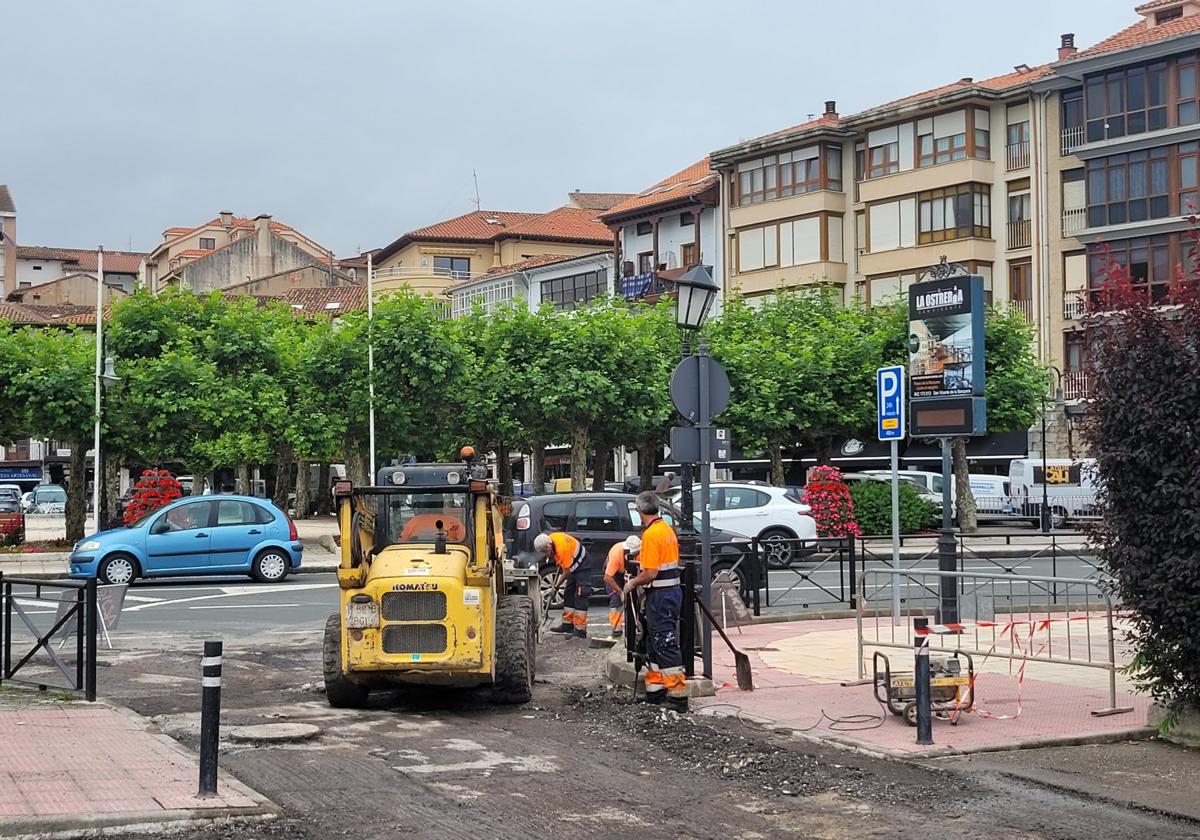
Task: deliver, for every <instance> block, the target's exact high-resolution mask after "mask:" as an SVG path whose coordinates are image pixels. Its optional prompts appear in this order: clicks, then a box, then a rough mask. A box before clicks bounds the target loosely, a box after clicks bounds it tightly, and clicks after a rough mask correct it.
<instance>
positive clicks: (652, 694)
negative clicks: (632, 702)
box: [642, 691, 667, 706]
mask: <svg viewBox="0 0 1200 840" xmlns="http://www.w3.org/2000/svg"><path fill="white" fill-rule="evenodd" d="M642 699H643V700H645V701H646V702H647V703H649V704H650V705H651V706H661V705H662V704H663V701H665V700H666V699H667V692H665V691H647V692H646V693H645V695H644V696H643V697H642Z"/></svg>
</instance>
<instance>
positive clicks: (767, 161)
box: [733, 145, 842, 206]
mask: <svg viewBox="0 0 1200 840" xmlns="http://www.w3.org/2000/svg"><path fill="white" fill-rule="evenodd" d="M733 187H734V189H735V190H736V191H737V203H738V204H739V205H742V206H744V205H747V204H758V203H759V202H762V201H774V200H775V199H777V198H787V197H789V196H793V195H803V194H804V193H808V192H816V191H817V190H841V188H842V150H841V148H840V147H838V146H828V145H817V146H808V147H806V148H803V149H796V150H794V151H790V152H782V153H780V154H778V155H768V156H767V157H762V158H756V159H755V160H747V161H742V162H741V163H739V164H738V167H737V172H736V174H735V175H734V181H733Z"/></svg>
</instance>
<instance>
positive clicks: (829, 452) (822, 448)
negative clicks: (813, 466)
mask: <svg viewBox="0 0 1200 840" xmlns="http://www.w3.org/2000/svg"><path fill="white" fill-rule="evenodd" d="M832 463H833V439H832V438H827V437H819V438H817V465H818V466H822V467H827V466H829V465H830V464H832Z"/></svg>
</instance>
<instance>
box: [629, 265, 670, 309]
mask: <svg viewBox="0 0 1200 840" xmlns="http://www.w3.org/2000/svg"><path fill="white" fill-rule="evenodd" d="M676 271H677V270H676ZM674 288H675V284H674V283H673V282H672V281H670V280H667V279H665V278H663V277H660V276H659V273H658V272H657V271H648V272H646V273H644V274H631V275H629V276H627V277H622V278H621V296H622V297H624V298H625V300H644V301H646V302H647V303H654V302H656V301H657V300H658V299H659V298H660V297H661V296H662V295H664V294H669V293H670V292H671V291H673V290H674Z"/></svg>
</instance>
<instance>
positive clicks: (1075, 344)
mask: <svg viewBox="0 0 1200 840" xmlns="http://www.w3.org/2000/svg"><path fill="white" fill-rule="evenodd" d="M1086 367H1087V334H1086V333H1084V332H1083V331H1082V330H1071V331H1069V332H1064V333H1063V369H1064V372H1066V373H1071V372H1073V371H1077V370H1083V369H1084V368H1086Z"/></svg>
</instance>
